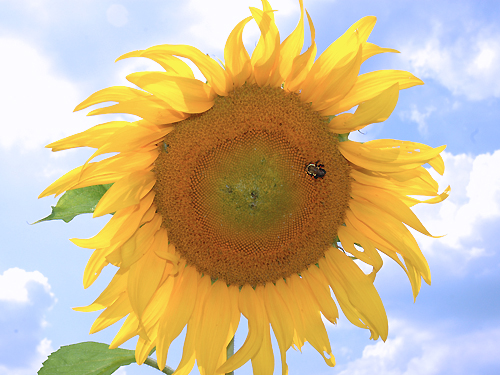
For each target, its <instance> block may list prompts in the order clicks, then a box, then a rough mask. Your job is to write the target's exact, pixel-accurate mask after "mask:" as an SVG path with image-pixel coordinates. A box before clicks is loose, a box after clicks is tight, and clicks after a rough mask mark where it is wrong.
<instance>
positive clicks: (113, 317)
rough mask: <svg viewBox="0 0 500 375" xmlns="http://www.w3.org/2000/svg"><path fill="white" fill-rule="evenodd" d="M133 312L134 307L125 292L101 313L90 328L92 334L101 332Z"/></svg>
mask: <svg viewBox="0 0 500 375" xmlns="http://www.w3.org/2000/svg"><path fill="white" fill-rule="evenodd" d="M131 312H132V307H131V306H130V302H129V300H128V296H127V293H126V292H124V293H122V294H121V295H120V297H118V299H117V300H116V301H115V302H113V304H112V305H111V306H109V307H108V308H107V309H106V310H104V311H103V312H102V313H101V315H99V316H98V317H97V319H96V320H95V322H94V324H92V327H91V328H90V334H92V333H96V332H99V331H101V330H103V329H104V328H106V327H109V326H110V325H112V324H115V323H116V322H117V321H119V320H120V319H121V318H123V317H124V316H126V315H128V314H130V313H131Z"/></svg>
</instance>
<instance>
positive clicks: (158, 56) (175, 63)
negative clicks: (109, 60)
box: [116, 50, 194, 78]
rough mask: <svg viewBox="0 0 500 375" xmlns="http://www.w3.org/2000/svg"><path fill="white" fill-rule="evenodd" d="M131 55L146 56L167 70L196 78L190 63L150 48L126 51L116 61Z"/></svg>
mask: <svg viewBox="0 0 500 375" xmlns="http://www.w3.org/2000/svg"><path fill="white" fill-rule="evenodd" d="M129 57H146V58H148V59H151V60H153V61H154V62H157V63H158V64H160V65H161V66H162V68H163V69H165V70H166V71H167V72H170V73H172V72H173V73H175V74H178V75H180V76H182V77H188V78H194V74H193V71H192V70H191V68H190V67H189V65H188V64H186V63H185V62H184V61H182V60H181V59H179V58H177V57H175V56H172V55H166V54H162V53H157V52H154V51H149V50H145V51H144V50H138V51H132V52H128V53H126V54H125V55H122V56H120V57H119V58H118V59H117V60H116V61H119V60H123V59H125V58H129Z"/></svg>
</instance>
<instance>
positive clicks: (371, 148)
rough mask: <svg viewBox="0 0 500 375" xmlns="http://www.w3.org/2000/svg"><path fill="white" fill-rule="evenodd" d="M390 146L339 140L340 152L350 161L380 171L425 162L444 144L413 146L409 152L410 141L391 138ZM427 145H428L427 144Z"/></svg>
mask: <svg viewBox="0 0 500 375" xmlns="http://www.w3.org/2000/svg"><path fill="white" fill-rule="evenodd" d="M391 141H392V142H391V145H392V146H394V147H391V148H387V147H384V148H380V147H377V146H375V145H374V144H373V143H370V142H366V143H363V144H361V143H358V142H353V141H346V142H341V143H340V144H339V149H340V152H342V155H344V157H345V158H346V159H347V160H349V161H350V162H351V163H353V164H355V165H357V166H360V167H362V168H365V169H369V170H372V171H380V172H400V171H403V170H407V169H413V168H417V167H419V166H421V165H422V164H425V163H427V162H428V161H429V160H432V159H433V158H435V157H436V156H437V155H439V153H441V152H442V151H443V150H444V149H445V148H446V146H441V147H437V148H434V149H433V148H430V147H429V148H428V149H425V150H420V151H417V150H419V147H415V148H414V149H413V152H409V151H408V150H407V149H406V146H407V145H408V144H409V143H410V144H411V143H412V142H405V141H395V140H391ZM399 146H400V147H399ZM427 147H428V146H427Z"/></svg>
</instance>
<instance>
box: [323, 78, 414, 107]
mask: <svg viewBox="0 0 500 375" xmlns="http://www.w3.org/2000/svg"><path fill="white" fill-rule="evenodd" d="M395 83H399V89H400V90H403V89H407V88H409V87H413V86H416V85H423V84H424V83H423V82H422V81H421V80H420V79H418V78H417V77H415V76H414V75H413V74H411V73H408V72H405V71H402V70H377V71H375V72H369V73H365V74H361V75H359V76H358V79H357V81H356V83H355V84H354V85H353V86H352V88H351V90H350V91H349V92H348V93H347V95H346V96H345V97H344V98H343V99H342V100H340V101H339V102H337V103H335V104H333V105H331V106H329V107H328V108H325V109H322V110H321V111H320V113H321V114H322V115H324V116H333V115H337V114H339V113H341V112H345V111H348V110H349V109H351V108H352V107H354V106H356V105H358V104H360V103H362V102H365V101H367V100H369V99H372V98H374V97H375V96H377V95H378V94H380V93H381V92H382V91H384V90H386V89H388V88H389V87H391V86H392V85H394V84H395Z"/></svg>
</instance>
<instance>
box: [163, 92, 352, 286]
mask: <svg viewBox="0 0 500 375" xmlns="http://www.w3.org/2000/svg"><path fill="white" fill-rule="evenodd" d="M337 146H338V138H337V136H336V135H335V134H333V133H331V132H330V131H328V129H327V122H326V121H325V119H324V118H323V117H321V116H320V115H318V114H317V112H315V111H313V110H311V109H310V107H309V106H308V105H307V104H304V103H302V102H301V101H300V100H299V97H298V95H296V94H292V93H286V92H285V91H284V90H282V89H279V88H271V87H265V88H260V87H258V86H256V85H244V86H243V87H240V88H238V89H236V90H234V91H233V92H231V93H230V94H229V95H228V96H226V97H218V98H217V99H216V101H215V104H214V106H213V107H212V108H211V109H210V110H208V111H207V112H204V113H202V114H200V115H195V116H192V117H190V118H189V119H187V120H184V121H182V122H180V123H178V124H176V128H175V130H174V131H172V132H171V133H169V134H168V135H167V136H166V137H165V139H164V143H163V144H162V145H160V149H161V152H160V156H159V157H158V159H157V161H156V164H155V174H156V180H157V181H156V185H155V190H156V197H155V203H156V206H157V209H158V212H159V213H160V214H161V215H162V218H163V225H164V226H165V227H166V229H167V231H168V234H169V241H170V243H173V244H174V245H175V247H176V250H177V251H178V252H179V253H180V254H181V255H182V257H184V258H185V259H186V261H187V263H188V264H190V265H194V266H195V267H196V269H197V270H198V271H199V272H200V273H203V274H207V275H210V277H212V278H213V279H222V280H225V281H226V282H227V283H228V284H236V285H244V284H250V285H258V284H265V283H266V282H275V281H276V280H278V279H280V278H285V277H288V276H290V275H291V274H293V273H300V272H301V271H303V270H305V269H306V268H307V267H308V266H309V265H311V264H314V263H317V262H318V260H319V259H320V258H321V257H322V256H323V255H324V253H325V251H326V250H327V249H328V248H329V247H331V246H332V244H333V243H335V242H336V237H337V228H338V227H339V226H340V225H341V224H342V223H343V221H344V216H345V212H346V210H347V207H348V202H349V192H350V177H349V166H348V163H347V161H346V160H345V159H344V157H343V156H342V155H341V153H340V152H339V151H338V148H337ZM311 165H312V166H313V167H316V168H321V169H322V170H323V171H324V172H326V173H324V174H323V175H321V176H320V175H314V174H313V173H311V172H310V170H309V169H308V166H311Z"/></svg>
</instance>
